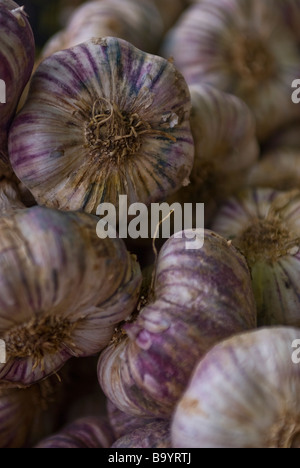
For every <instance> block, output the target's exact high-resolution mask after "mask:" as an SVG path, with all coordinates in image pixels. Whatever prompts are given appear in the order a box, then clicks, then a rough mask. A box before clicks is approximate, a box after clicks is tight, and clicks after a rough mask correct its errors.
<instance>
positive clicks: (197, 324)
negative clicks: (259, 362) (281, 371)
mask: <svg viewBox="0 0 300 468" xmlns="http://www.w3.org/2000/svg"><path fill="white" fill-rule="evenodd" d="M194 234H195V232H194ZM190 235H191V232H189V231H184V233H183V236H182V238H181V239H180V238H175V237H174V236H173V237H171V238H170V239H169V240H168V241H167V242H166V243H165V244H164V246H163V247H162V249H161V251H160V254H159V258H158V263H157V270H156V279H155V288H154V294H153V297H152V298H150V299H149V303H148V305H146V306H145V307H144V308H143V309H142V310H141V311H140V313H139V315H138V317H137V318H136V320H135V321H134V322H132V323H127V324H125V326H124V327H123V334H122V336H121V338H120V339H119V340H115V342H113V343H112V344H111V345H110V346H109V347H107V348H106V349H105V350H104V351H103V352H102V353H101V355H100V358H99V363H98V379H99V382H100V385H101V387H102V390H103V391H104V393H105V394H106V396H107V397H108V398H109V400H110V401H111V402H112V403H113V404H114V405H115V406H116V407H117V408H119V409H120V410H121V411H123V412H125V413H128V414H132V415H135V416H140V417H144V418H145V417H153V418H169V417H170V416H171V414H172V412H173V410H174V407H175V405H176V403H177V401H178V400H179V398H180V397H181V395H182V393H183V391H184V388H185V386H186V384H187V381H188V379H189V377H190V375H191V373H192V370H193V367H194V365H195V364H196V363H197V361H198V360H199V359H200V358H201V357H202V356H203V355H204V354H205V353H206V352H207V351H208V350H209V349H210V348H211V347H212V346H214V345H215V344H216V343H218V342H219V341H221V340H223V339H225V338H227V337H229V336H231V335H233V334H235V333H239V332H243V331H246V330H251V329H252V328H255V326H256V306H255V301H254V297H253V291H252V287H251V279H250V274H249V270H248V267H247V264H246V261H245V259H244V257H243V256H242V255H241V254H240V253H239V252H238V251H237V250H236V249H235V248H234V247H233V246H231V245H230V243H227V241H226V240H225V239H223V238H222V237H220V236H219V235H217V234H215V233H213V232H211V231H205V239H204V246H203V247H202V248H201V249H199V250H188V249H186V242H191V239H189V240H188V237H191V236H190ZM196 235H197V236H200V234H199V232H197V233H196ZM124 332H125V333H124Z"/></svg>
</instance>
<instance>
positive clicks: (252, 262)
mask: <svg viewBox="0 0 300 468" xmlns="http://www.w3.org/2000/svg"><path fill="white" fill-rule="evenodd" d="M212 226H213V229H214V230H215V231H216V232H218V233H219V234H221V235H223V236H224V237H225V238H227V239H230V241H232V243H233V244H234V245H235V246H236V247H237V248H238V249H239V250H240V251H241V252H242V253H243V254H244V255H245V257H246V259H247V262H248V265H249V267H250V269H251V276H252V284H253V289H254V295H255V299H256V303H257V310H258V322H259V324H260V325H290V326H296V327H299V326H300V302H299V298H300V293H299V281H298V278H299V274H300V240H299V238H300V192H299V190H293V191H291V192H279V191H276V190H272V189H267V188H265V189H259V188H257V189H249V190H245V191H243V192H241V193H240V194H239V195H237V196H236V197H232V198H230V199H229V200H228V201H227V202H226V203H225V204H224V205H223V207H222V208H221V209H220V210H219V212H218V213H217V215H216V217H215V219H214V221H213V223H212Z"/></svg>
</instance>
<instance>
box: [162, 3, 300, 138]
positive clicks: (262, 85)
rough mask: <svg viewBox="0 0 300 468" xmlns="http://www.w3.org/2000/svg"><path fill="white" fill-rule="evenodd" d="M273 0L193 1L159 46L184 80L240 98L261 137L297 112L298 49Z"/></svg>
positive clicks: (299, 70)
mask: <svg viewBox="0 0 300 468" xmlns="http://www.w3.org/2000/svg"><path fill="white" fill-rule="evenodd" d="M276 3H278V2H274V1H273V0H270V1H269V0H268V1H265V2H261V1H260V0H252V1H251V2H249V1H248V0H226V1H224V0H210V1H209V2H208V1H203V2H198V3H196V4H194V5H192V6H191V7H190V8H188V9H187V10H186V11H185V13H184V14H183V15H182V16H181V17H180V19H179V21H178V23H177V24H176V25H175V26H174V28H173V29H172V30H171V31H170V32H169V34H168V36H167V38H166V40H165V44H164V47H163V51H162V54H163V55H164V56H166V57H169V56H173V57H174V60H175V65H176V66H177V67H178V68H179V70H180V71H181V72H182V73H183V75H184V77H185V79H186V80H187V82H188V84H189V85H190V84H193V83H198V82H199V81H201V82H202V83H207V84H210V85H212V86H215V87H216V88H219V89H221V90H223V91H225V92H228V93H231V94H234V95H236V96H238V97H240V98H241V99H242V100H244V101H245V103H246V104H247V105H248V106H249V108H250V109H251V110H252V111H253V114H254V116H255V119H256V122H257V134H258V137H259V139H260V140H261V141H264V140H266V139H267V138H268V137H269V136H270V135H271V134H272V132H274V131H276V130H278V129H279V128H280V127H282V126H283V125H285V124H288V123H289V122H292V121H293V120H294V119H295V118H299V106H297V105H295V104H294V103H293V102H292V99H291V96H292V88H291V85H292V83H293V81H294V79H295V78H296V77H298V76H300V66H299V50H298V48H297V45H296V43H295V40H294V37H293V35H292V34H291V32H290V31H289V29H288V28H287V26H286V23H285V20H284V18H283V15H282V12H281V11H280V9H279V8H278V5H276ZM270 115H272V118H270Z"/></svg>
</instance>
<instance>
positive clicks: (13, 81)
mask: <svg viewBox="0 0 300 468" xmlns="http://www.w3.org/2000/svg"><path fill="white" fill-rule="evenodd" d="M34 54H35V46H34V38H33V33H32V30H31V27H30V24H29V22H28V20H27V16H26V13H25V11H24V7H19V5H17V4H16V3H15V2H11V1H3V0H1V1H0V79H1V80H3V82H4V83H5V85H4V89H3V82H2V84H1V93H0V98H1V99H0V109H1V114H0V176H1V172H2V170H1V166H2V165H4V169H5V167H6V166H8V155H7V137H8V129H9V126H10V123H11V121H12V118H13V116H14V113H15V110H16V107H17V104H18V101H19V99H20V96H21V93H22V91H23V89H24V88H25V85H26V83H27V81H28V80H29V78H30V75H31V71H32V68H33V63H34ZM3 97H5V99H4V102H2V100H3Z"/></svg>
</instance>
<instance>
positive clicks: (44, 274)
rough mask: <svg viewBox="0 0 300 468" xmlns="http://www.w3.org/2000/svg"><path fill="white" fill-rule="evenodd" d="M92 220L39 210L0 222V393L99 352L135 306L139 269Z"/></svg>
mask: <svg viewBox="0 0 300 468" xmlns="http://www.w3.org/2000/svg"><path fill="white" fill-rule="evenodd" d="M97 221H98V220H97V218H96V217H93V216H90V215H86V214H84V213H62V212H58V211H55V210H50V209H47V208H42V207H33V208H30V209H23V210H19V211H16V212H14V213H9V216H3V217H2V218H0V230H1V239H0V291H1V293H0V297H1V305H0V336H1V339H3V340H4V342H5V343H6V352H7V363H6V364H0V386H8V385H10V386H16V385H18V386H21V385H30V384H32V383H34V382H37V381H39V380H41V379H43V378H45V377H46V376H47V375H49V374H52V373H54V372H56V371H57V370H58V369H59V368H60V367H61V366H62V365H63V364H64V363H65V362H66V361H67V360H68V359H69V358H70V357H72V356H88V355H90V354H95V353H97V352H99V351H100V350H101V349H103V348H104V347H105V346H106V345H107V344H108V343H109V341H110V339H111V337H112V335H113V333H114V329H115V326H116V325H117V324H118V323H119V322H121V321H122V320H124V319H125V318H127V317H128V316H129V315H130V314H131V312H132V311H133V310H134V308H135V306H136V303H137V301H138V295H139V289H140V284H141V274H140V269H139V266H138V264H137V262H136V260H135V258H134V257H131V256H130V254H129V253H128V252H127V250H126V247H125V245H124V243H123V242H122V240H120V239H106V240H103V239H102V240H100V239H99V238H98V237H97V234H96V225H97Z"/></svg>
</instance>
